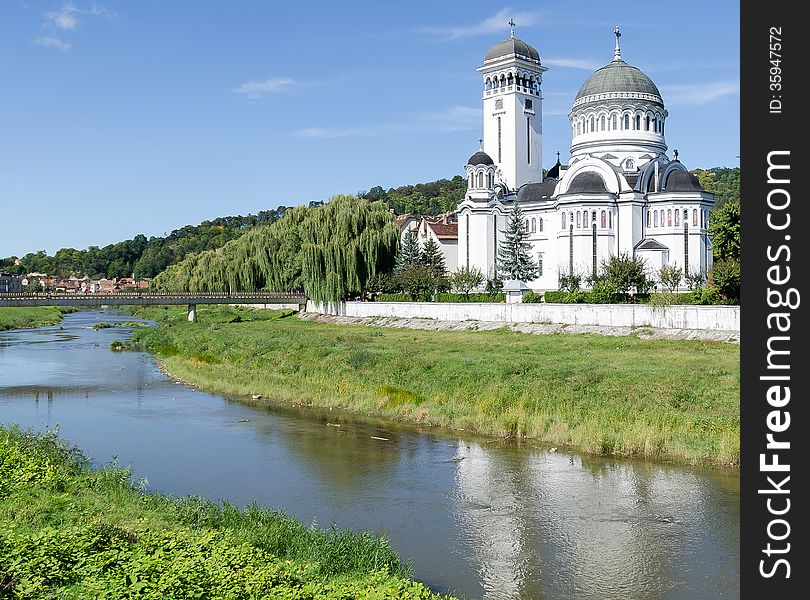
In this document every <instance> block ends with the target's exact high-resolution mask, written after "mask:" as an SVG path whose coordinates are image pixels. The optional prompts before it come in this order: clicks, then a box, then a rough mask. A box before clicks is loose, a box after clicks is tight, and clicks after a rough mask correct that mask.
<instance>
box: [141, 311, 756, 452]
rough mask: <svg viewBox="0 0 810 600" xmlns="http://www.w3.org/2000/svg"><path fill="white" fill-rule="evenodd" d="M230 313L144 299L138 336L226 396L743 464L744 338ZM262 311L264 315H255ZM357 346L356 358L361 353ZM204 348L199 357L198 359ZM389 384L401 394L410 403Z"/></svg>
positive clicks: (176, 367) (177, 371) (174, 367)
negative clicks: (339, 321)
mask: <svg viewBox="0 0 810 600" xmlns="http://www.w3.org/2000/svg"><path fill="white" fill-rule="evenodd" d="M230 310H231V309H227V308H217V309H213V308H207V307H199V308H198V318H199V322H198V323H196V324H194V323H188V321H187V320H186V314H185V311H183V310H182V309H177V308H171V309H169V308H166V309H159V308H148V309H147V308H144V309H139V310H138V314H139V315H141V316H143V317H147V318H150V319H156V320H158V321H161V322H162V324H161V325H160V326H158V327H155V328H148V329H142V330H140V331H137V332H136V333H135V334H134V335H135V338H136V340H137V341H138V342H139V343H140V344H141V345H142V347H144V348H145V349H147V350H150V351H152V352H154V353H156V354H157V355H158V357H159V358H160V360H161V361H162V362H163V364H164V366H165V367H166V368H167V369H168V371H169V372H170V373H172V374H173V375H175V376H177V377H179V378H181V379H183V380H184V381H189V382H192V383H193V384H194V385H198V386H200V387H203V388H207V389H210V390H212V391H215V392H220V393H235V394H245V395H247V394H260V395H261V396H263V397H264V398H273V399H275V400H281V401H291V402H308V403H313V404H317V405H323V406H334V407H342V408H346V409H350V410H355V411H362V412H364V413H371V414H377V415H381V416H384V417H389V418H394V419H402V420H407V421H412V422H415V423H420V424H424V425H436V426H443V427H450V428H461V429H464V430H466V431H469V432H478V433H483V434H491V435H497V436H513V437H526V438H534V439H538V440H543V441H547V442H549V443H553V444H567V445H571V446H575V447H578V448H581V449H583V450H585V451H588V452H596V453H604V454H623V455H639V456H647V457H657V458H679V459H684V460H690V461H694V462H705V461H709V462H717V463H725V464H736V463H737V461H738V460H739V432H740V430H739V423H740V422H739V392H740V389H739V385H740V383H739V380H740V377H739V376H740V372H739V351H740V349H739V346H736V345H732V344H723V343H718V342H701V341H694V340H643V339H639V338H637V337H623V338H616V337H609V336H596V335H566V334H560V335H538V336H535V335H526V334H522V333H513V332H510V331H508V330H507V329H506V328H504V329H502V330H496V331H479V332H473V331H419V330H407V329H394V328H379V327H367V326H350V325H331V324H324V323H317V322H311V321H304V320H299V319H295V318H283V319H276V320H272V321H263V322H254V323H250V324H244V323H230V324H221V323H219V321H221V320H222V316H221V315H227V314H229V312H230ZM256 312H257V313H264V312H269V311H256ZM358 352H362V353H363V356H364V360H363V361H362V363H360V362H358V361H357V360H354V359H353V357H355V356H356V355H357V353H358ZM201 357H203V358H204V359H203V358H201ZM391 389H397V390H406V391H407V392H408V393H407V394H405V396H407V398H408V400H407V401H406V402H399V401H392V400H391V395H390V393H389V391H390V390H391Z"/></svg>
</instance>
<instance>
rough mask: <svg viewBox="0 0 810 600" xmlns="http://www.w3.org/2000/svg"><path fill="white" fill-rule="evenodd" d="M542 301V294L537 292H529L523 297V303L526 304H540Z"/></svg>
mask: <svg viewBox="0 0 810 600" xmlns="http://www.w3.org/2000/svg"><path fill="white" fill-rule="evenodd" d="M542 301H543V294H538V293H537V292H533V291H531V290H529V291H528V292H526V293H525V294H524V295H523V302H524V303H528V304H534V303H535V302H542Z"/></svg>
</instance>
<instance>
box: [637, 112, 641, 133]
mask: <svg viewBox="0 0 810 600" xmlns="http://www.w3.org/2000/svg"><path fill="white" fill-rule="evenodd" d="M639 129H641V115H636V131H638V130H639Z"/></svg>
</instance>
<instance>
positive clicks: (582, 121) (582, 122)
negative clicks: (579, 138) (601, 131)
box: [579, 119, 585, 133]
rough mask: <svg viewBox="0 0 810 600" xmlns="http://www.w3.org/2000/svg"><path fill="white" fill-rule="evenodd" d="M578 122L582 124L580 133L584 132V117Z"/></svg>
mask: <svg viewBox="0 0 810 600" xmlns="http://www.w3.org/2000/svg"><path fill="white" fill-rule="evenodd" d="M579 122H580V124H581V125H582V133H585V119H580V120H579Z"/></svg>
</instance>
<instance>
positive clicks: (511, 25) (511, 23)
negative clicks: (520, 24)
mask: <svg viewBox="0 0 810 600" xmlns="http://www.w3.org/2000/svg"><path fill="white" fill-rule="evenodd" d="M508 25H509V30H510V33H511V36H512V37H515V20H514V19H512V18H510V19H509V23H508Z"/></svg>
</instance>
